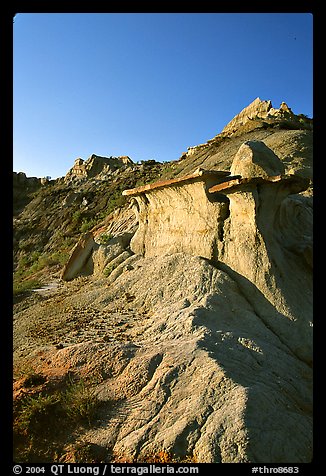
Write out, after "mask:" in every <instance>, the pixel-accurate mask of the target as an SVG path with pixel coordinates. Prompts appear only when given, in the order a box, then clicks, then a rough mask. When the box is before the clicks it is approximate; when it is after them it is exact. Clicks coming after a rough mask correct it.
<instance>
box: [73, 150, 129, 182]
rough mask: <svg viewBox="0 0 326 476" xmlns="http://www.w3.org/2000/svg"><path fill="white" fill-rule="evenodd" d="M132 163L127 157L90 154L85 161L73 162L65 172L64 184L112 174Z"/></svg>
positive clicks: (77, 160) (79, 159)
mask: <svg viewBox="0 0 326 476" xmlns="http://www.w3.org/2000/svg"><path fill="white" fill-rule="evenodd" d="M132 164H133V161H132V160H131V159H130V157H128V156H126V155H125V156H121V157H102V156H99V155H96V154H92V155H91V156H90V157H89V158H88V159H87V160H85V161H84V160H83V159H81V158H80V157H79V158H78V159H76V160H75V162H74V165H73V167H72V168H71V169H70V170H69V171H68V172H67V174H66V176H65V182H67V181H69V180H70V179H72V178H74V177H77V178H81V179H83V178H91V177H96V176H97V175H99V174H101V173H102V174H105V173H108V172H112V171H114V170H116V169H119V168H120V167H122V166H124V165H132Z"/></svg>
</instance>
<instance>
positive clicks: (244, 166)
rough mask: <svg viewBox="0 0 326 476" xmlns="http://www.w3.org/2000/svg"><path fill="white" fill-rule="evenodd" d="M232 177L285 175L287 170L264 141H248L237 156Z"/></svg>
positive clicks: (232, 167) (233, 164)
mask: <svg viewBox="0 0 326 476" xmlns="http://www.w3.org/2000/svg"><path fill="white" fill-rule="evenodd" d="M230 171H231V175H241V177H243V178H253V177H263V178H268V177H273V176H278V175H283V174H284V173H285V168H284V165H283V163H282V161H281V160H280V159H279V158H278V157H277V155H276V154H275V153H274V152H273V151H272V150H271V149H270V148H269V147H267V146H266V145H265V144H264V142H262V141H246V142H244V143H243V144H242V146H241V147H240V148H239V150H238V152H237V154H236V155H235V157H234V159H233V162H232V166H231V169H230Z"/></svg>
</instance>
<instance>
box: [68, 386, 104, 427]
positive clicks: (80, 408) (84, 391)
mask: <svg viewBox="0 0 326 476" xmlns="http://www.w3.org/2000/svg"><path fill="white" fill-rule="evenodd" d="M61 401H62V405H63V408H64V410H65V413H66V414H67V416H68V417H69V418H70V419H71V420H73V421H74V422H76V423H83V422H87V423H88V424H89V425H90V424H91V420H92V418H93V417H94V415H95V412H96V409H97V407H98V403H99V401H98V398H97V396H96V395H95V393H94V390H93V389H92V388H91V387H87V386H86V385H85V383H84V382H83V381H82V380H81V381H79V382H77V383H71V384H70V386H69V387H68V389H67V390H66V392H65V393H64V394H62V397H61Z"/></svg>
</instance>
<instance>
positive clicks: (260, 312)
mask: <svg viewBox="0 0 326 476" xmlns="http://www.w3.org/2000/svg"><path fill="white" fill-rule="evenodd" d="M127 162H128V163H127ZM127 162H126V163H123V164H122V165H121V167H120V164H119V167H116V168H115V169H114V170H110V171H109V170H108V169H107V170H106V171H105V174H107V173H108V172H109V177H106V178H104V180H107V182H105V184H106V187H108V186H110V184H111V183H112V184H113V183H115V186H117V183H119V193H120V195H121V196H122V197H123V199H124V202H123V203H122V204H119V206H117V207H115V208H114V209H113V210H112V211H111V213H109V214H108V215H107V216H106V217H105V218H104V219H103V221H99V222H98V223H96V224H95V225H94V227H93V228H91V229H90V230H88V231H87V233H84V234H82V235H81V236H80V238H79V240H78V241H77V239H76V244H75V246H74V247H73V249H72V250H71V252H70V255H69V257H68V259H67V260H66V262H65V263H64V266H63V268H62V269H59V268H56V269H54V270H53V272H52V274H51V270H49V274H48V282H49V281H51V282H52V286H48V287H43V288H41V289H39V290H36V291H34V292H33V293H32V294H30V295H21V296H20V297H19V298H18V299H17V301H16V303H15V309H14V310H15V312H14V363H15V368H16V369H19V368H23V367H24V366H27V365H28V366H30V367H32V368H33V371H34V372H36V373H37V374H38V375H43V376H44V378H45V379H46V380H47V381H49V382H50V381H52V380H53V379H54V380H55V379H56V380H59V381H61V380H64V378H66V376H67V375H68V374H70V375H71V374H73V375H78V376H79V377H81V378H83V379H85V380H86V381H87V380H89V381H91V382H92V388H93V390H94V391H95V392H96V395H97V397H98V399H99V400H100V401H101V402H102V405H101V407H100V410H99V411H98V414H97V417H96V421H94V422H93V424H92V425H91V427H83V428H79V430H78V431H75V432H74V434H73V435H72V436H71V437H70V439H67V441H65V442H64V443H63V446H64V445H65V446H64V448H63V450H62V452H63V454H67V448H68V447H69V445H70V446H71V445H72V444H75V445H77V444H82V443H83V442H84V443H87V444H92V445H94V446H96V448H100V449H101V455H102V457H101V458H102V460H104V461H121V460H124V461H146V460H147V459H146V458H148V455H153V454H159V453H160V452H166V454H170V455H174V456H175V457H178V458H180V459H182V460H186V459H187V458H188V459H189V460H191V461H197V462H204V463H205V462H215V463H230V462H232V463H246V462H255V463H299V462H310V461H311V459H312V120H311V119H308V118H306V117H305V116H302V115H299V116H297V115H295V114H293V112H292V110H291V109H290V108H289V107H288V106H287V105H286V104H285V103H282V104H281V107H280V108H279V109H274V108H273V107H272V105H271V102H270V101H261V100H260V99H259V98H257V99H256V100H255V101H254V102H253V103H252V104H251V105H249V106H248V107H247V108H245V109H244V110H243V111H241V113H240V114H239V115H238V116H236V117H235V118H234V119H233V120H232V121H231V122H230V123H229V124H228V125H227V126H226V127H225V128H224V129H223V131H222V132H221V133H220V134H218V135H217V136H216V137H215V138H213V139H211V140H209V141H208V142H207V143H205V144H201V145H200V146H197V147H192V148H190V149H188V152H187V153H185V154H183V155H182V156H181V158H180V159H179V160H177V161H174V162H171V163H168V164H161V165H159V164H157V163H151V164H148V165H146V164H145V163H144V164H142V165H136V164H133V163H132V162H131V161H130V162H129V161H127ZM75 165H78V166H81V165H82V163H79V162H78V164H76V163H75ZM141 167H142V168H141ZM148 169H151V170H152V172H151V175H150V176H149V175H147V177H148V178H150V180H149V181H148V180H145V181H144V182H145V183H139V182H141V180H138V182H136V181H135V180H132V179H131V176H135V174H140V173H145V172H146V170H147V172H146V174H149V172H148ZM140 171H141V172H140ZM99 173H100V174H101V173H102V169H101V171H100V172H99ZM77 175H78V174H77ZM94 177H95V178H94ZM94 177H93V178H92V179H93V180H97V179H98V182H96V183H95V182H94V186H95V185H96V186H98V184H99V183H100V181H101V180H102V181H103V174H102V175H101V176H94ZM121 177H122V178H123V180H122V181H121V183H120V182H119V180H120V179H121ZM68 179H69V180H68ZM68 179H67V176H66V179H65V184H64V183H63V182H62V181H61V182H60V183H58V184H57V185H54V186H57V195H59V196H60V204H61V205H60V206H61V207H65V205H63V202H62V200H63V197H65V200H66V204H67V196H66V195H64V190H65V189H64V187H66V186H67V180H68V182H69V181H71V180H72V173H69V174H68ZM75 179H76V177H75ZM77 180H80V177H77ZM82 180H83V181H78V182H76V185H75V186H74V185H73V181H72V182H71V183H70V185H69V186H70V187H71V189H70V191H69V193H70V194H76V195H74V196H72V195H71V196H70V199H71V200H72V201H71V206H72V207H73V206H75V205H76V202H77V204H78V206H79V207H81V208H82V207H87V206H90V204H91V200H90V193H91V190H90V189H88V188H87V187H89V186H90V185H89V183H90V182H89V178H87V177H83V179H82ZM114 180H116V182H114ZM123 184H124V187H123V186H122V185H123ZM120 185H121V186H120ZM47 187H48V190H49V193H51V187H52V185H47ZM62 187H63V188H62ZM77 187H78V189H77ZM83 187H85V188H83ZM80 189H81V191H80ZM86 192H87V193H86ZM42 193H43V194H45V191H44V189H43V192H42ZM65 193H67V190H66V191H65ZM122 193H123V195H122ZM87 194H88V195H87ZM79 195H80V196H79ZM86 195H87V197H88V198H87V197H86V198H85V196H86ZM95 197H97V196H96V195H95V192H94V197H93V199H94V200H95ZM83 198H85V200H86V202H87V204H85V201H84V205H83V200H82V199H83ZM53 200H54V201H55V200H56V199H55V197H54V196H53ZM35 203H36V205H35ZM37 203H40V202H37V197H34V198H33V199H32V200H31V201H30V202H29V203H28V205H27V206H26V207H25V209H24V210H23V211H22V212H21V213H20V215H19V216H18V217H16V220H17V224H16V227H17V236H18V238H17V242H19V239H22V231H21V229H20V228H19V224H21V223H26V221H27V216H26V215H24V213H29V214H30V215H31V211H32V212H33V211H34V214H35V216H34V219H36V218H37V216H36V211H35V207H36V206H37ZM56 203H58V202H56ZM59 209H60V207H59V206H58V210H59ZM66 209H67V207H66V208H64V210H66ZM61 210H62V208H61ZM75 213H76V212H75ZM44 215H46V214H45V212H44ZM43 219H45V216H44V217H43ZM19 231H20V233H21V234H20V235H19ZM44 241H45V242H46V237H45V236H43V242H44ZM49 241H50V239H48V241H47V244H48V246H49ZM45 246H46V244H45ZM52 246H55V245H54V244H53V245H52ZM20 252H21V250H20V251H19V250H17V251H16V259H17V260H18V261H19V259H20V258H19V256H20V255H19V253H20ZM49 278H50V279H49ZM19 382H20V381H19V380H18V377H17V381H16V384H15V385H16V391H17V395H19V392H21V391H22V390H23V389H22V387H21V386H20V384H19ZM17 389H18V390H17ZM64 450H66V453H65V451H64ZM103 455H104V456H103ZM61 458H63V459H61V461H62V460H64V457H63V456H61Z"/></svg>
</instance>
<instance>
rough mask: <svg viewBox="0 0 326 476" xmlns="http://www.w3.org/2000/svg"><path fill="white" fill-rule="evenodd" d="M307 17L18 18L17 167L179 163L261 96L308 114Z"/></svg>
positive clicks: (42, 171)
mask: <svg viewBox="0 0 326 476" xmlns="http://www.w3.org/2000/svg"><path fill="white" fill-rule="evenodd" d="M312 24H313V17H312V15H311V14H308V13H277V14H275V13H243V14H238V13H229V14H226V13H121V14H118V13H99V14H95V13H90V14H88V13H80V14H79V13H71V14H69V13H63V14H56V13H45V14H41V13H33V14H31V13H21V14H18V15H16V17H15V20H14V164H13V165H14V170H15V171H16V172H18V171H23V172H25V173H26V174H27V176H37V177H43V176H46V175H50V176H51V177H52V178H57V177H62V176H64V175H65V174H66V172H67V171H68V170H69V168H70V167H71V166H72V165H73V162H74V160H75V159H76V158H77V157H82V158H83V159H87V158H88V157H89V156H90V155H91V154H93V153H95V154H97V155H104V156H111V155H113V156H119V155H129V156H130V157H131V158H132V159H133V160H134V161H135V162H136V161H140V160H148V159H156V160H158V161H169V160H177V159H178V158H179V157H180V156H181V154H182V153H183V152H184V151H186V150H187V147H190V146H194V145H197V144H200V143H203V142H206V141H207V140H208V139H211V138H212V137H214V136H215V135H216V134H218V133H219V132H221V130H222V129H223V127H224V126H225V125H226V124H227V123H228V122H229V121H230V120H231V119H232V118H233V117H234V116H235V115H236V114H237V113H238V112H240V110H241V109H243V108H244V107H245V106H247V105H248V104H249V103H250V102H252V101H253V100H254V99H255V98H256V97H258V96H259V97H260V98H261V99H266V100H267V99H270V100H271V101H272V104H273V106H274V107H279V105H280V103H281V101H285V102H287V104H288V105H289V106H290V107H291V108H292V110H293V111H294V112H295V113H297V114H300V113H302V114H306V115H307V116H309V117H313V110H312V95H313V86H312V80H313V77H312V68H313V65H312V56H313V45H312V29H313V25H312Z"/></svg>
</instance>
